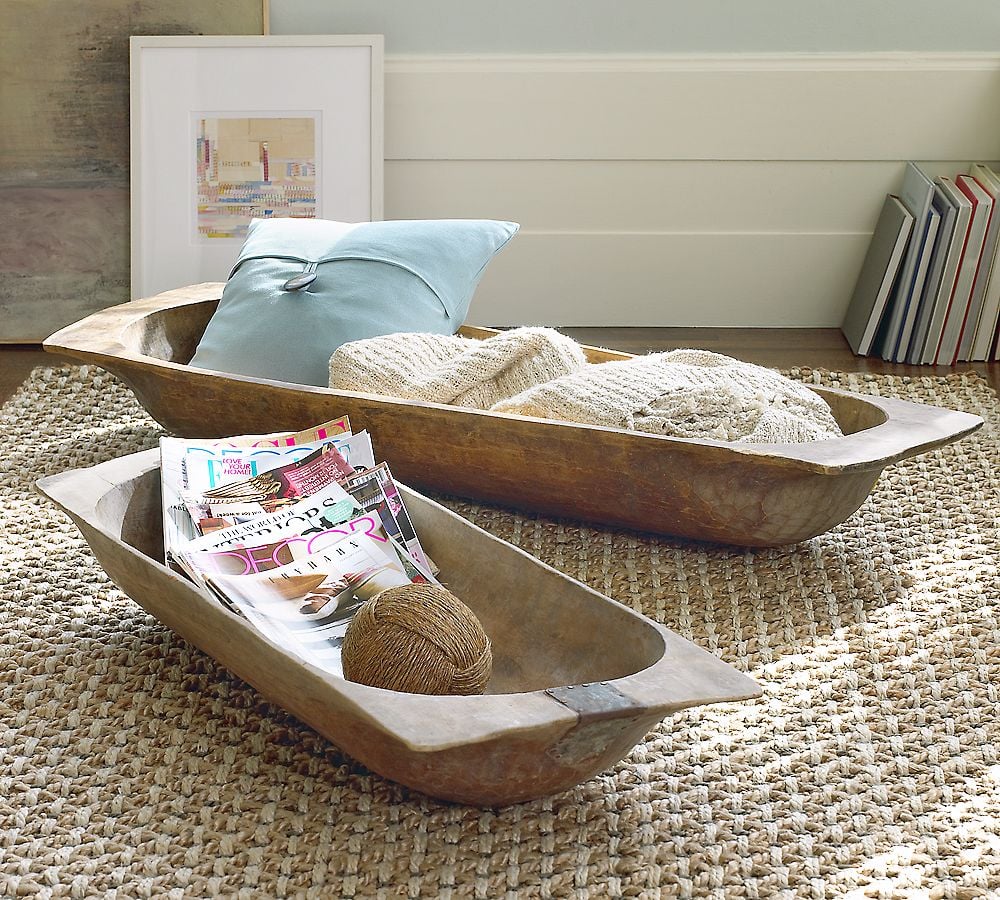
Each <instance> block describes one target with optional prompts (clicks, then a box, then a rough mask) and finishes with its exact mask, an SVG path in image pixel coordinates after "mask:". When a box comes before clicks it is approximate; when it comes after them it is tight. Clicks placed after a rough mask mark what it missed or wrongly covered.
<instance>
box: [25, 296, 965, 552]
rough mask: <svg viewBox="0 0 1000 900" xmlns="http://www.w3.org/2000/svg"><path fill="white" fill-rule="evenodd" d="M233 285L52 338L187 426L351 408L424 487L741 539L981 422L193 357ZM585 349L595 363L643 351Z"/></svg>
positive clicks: (934, 413)
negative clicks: (634, 423) (583, 392)
mask: <svg viewBox="0 0 1000 900" xmlns="http://www.w3.org/2000/svg"><path fill="white" fill-rule="evenodd" d="M222 288H223V285H222V284H215V283H209V284H200V285H192V286H190V287H186V288H180V289H178V290H173V291H168V292H166V293H163V294H158V295H157V296H155V297H149V298H147V299H143V300H136V301H133V302H131V303H126V304H123V305H121V306H116V307H112V308H110V309H106V310H102V311H101V312H98V313H95V314H93V315H91V316H88V317H87V318H86V319H83V320H81V321H80V322H78V323H76V324H74V325H69V326H67V327H66V328H63V329H62V330H60V331H58V332H56V333H55V334H54V335H52V336H51V337H50V338H48V340H46V341H45V343H44V346H45V349H47V350H50V351H52V352H55V353H60V354H65V355H67V356H70V357H75V358H78V359H80V360H83V361H84V362H87V363H92V364H95V365H98V366H101V367H103V368H105V369H107V370H109V371H110V372H112V373H113V374H115V375H117V376H118V377H119V378H120V379H121V380H122V381H124V382H125V383H126V384H128V385H129V387H131V388H132V390H133V391H134V392H135V394H136V396H137V397H138V399H139V402H140V403H141V404H142V405H143V406H144V407H145V408H146V410H148V412H149V413H150V415H151V416H152V417H153V418H154V419H156V421H157V422H159V423H160V424H161V425H162V426H163V427H164V428H166V429H167V430H168V431H170V432H172V433H174V434H176V435H179V436H182V437H224V436H229V435H234V434H254V433H264V432H271V431H283V430H298V429H302V428H307V427H309V426H312V425H315V424H317V423H319V422H323V421H326V420H328V419H330V418H332V417H334V416H339V415H344V414H347V415H349V416H350V417H351V420H352V422H353V423H355V424H356V426H357V427H359V428H360V427H363V428H367V429H368V430H369V431H370V432H371V433H372V435H373V438H374V441H375V451H376V453H377V454H378V455H379V457H380V458H381V459H385V460H387V461H388V462H389V464H390V466H391V467H392V471H393V474H394V475H395V476H396V478H397V479H398V480H399V481H402V482H404V483H406V484H409V485H411V486H412V487H415V488H418V489H421V490H431V491H441V492H445V493H448V494H453V495H457V496H462V497H469V498H472V499H475V500H481V501H486V502H489V503H496V504H501V505H504V506H508V507H513V508H515V509H521V510H527V511H533V512H538V513H541V514H544V515H547V516H559V517H566V518H572V519H578V520H583V521H589V522H595V523H600V524H604V525H611V526H620V527H624V528H630V529H637V530H640V531H649V532H654V533H657V534H663V535H676V536H681V537H686V538H694V539H697V540H705V541H717V542H721V543H728V544H737V545H744V546H760V547H768V546H779V545H782V544H789V543H793V542H796V541H802V540H806V539H808V538H810V537H813V536H815V535H817V534H821V533H823V532H824V531H827V530H829V529H830V528H833V527H834V526H835V525H838V524H839V523H840V522H843V521H844V520H845V519H846V518H847V517H848V516H850V515H851V514H852V513H854V512H855V510H857V509H858V507H860V506H861V504H862V503H863V502H864V499H865V497H867V496H868V493H869V491H870V490H871V488H872V486H873V485H874V484H875V481H876V479H877V478H878V476H879V473H880V472H881V471H882V469H884V468H885V466H887V465H889V464H890V463H894V462H896V461H898V460H901V459H906V458H907V457H910V456H915V455H916V454H918V453H922V452H924V451H926V450H930V449H931V448H933V447H938V446H941V445H942V444H946V443H949V442H950V441H954V440H957V439H958V438H961V437H963V436H964V435H967V434H969V433H970V432H972V431H975V430H976V429H977V428H979V427H980V426H981V425H982V419H980V418H979V417H978V416H974V415H969V414H967V413H963V412H956V411H952V410H946V409H940V408H937V407H932V406H926V405H922V404H917V403H910V402H906V401H902V400H893V399H889V398H885V397H869V396H859V395H856V394H852V393H849V392H846V391H839V390H831V389H827V388H818V387H817V388H813V390H815V391H816V393H818V394H819V395H821V396H822V397H823V398H824V399H825V400H826V401H827V402H828V403H829V404H830V406H831V408H832V410H833V414H834V417H835V418H836V419H837V422H838V423H839V425H840V427H841V429H842V430H843V431H844V433H845V434H844V436H843V437H837V438H832V439H830V440H823V441H811V442H808V443H799V444H733V443H727V442H724V441H716V440H693V439H686V438H674V437H665V436H661V435H652V434H644V433H642V432H635V431H627V430H625V429H618V428H604V427H598V426H591V425H577V424H572V423H567V422H557V421H554V420H549V419H537V418H531V417H527V416H516V415H509V414H503V413H492V412H483V411H479V410H469V409H461V408H458V407H454V406H446V405H443V404H438V403H422V402H418V401H413V400H400V399H394V398H391V397H386V396H382V395H373V394H363V393H356V392H350V391H334V390H330V389H328V388H322V387H311V386H305V385H300V384H291V383H287V382H281V381H271V380H266V379H262V378H252V377H248V376H241V375H229V374H226V373H223V372H214V371H209V370H205V369H198V368H192V367H191V366H189V365H187V363H188V361H189V360H190V359H191V357H192V356H193V354H194V350H195V347H196V346H197V344H198V341H199V339H200V337H201V335H202V333H203V331H204V329H205V326H206V324H207V323H208V320H209V319H210V318H211V316H212V313H213V311H214V310H215V307H216V305H217V303H218V299H219V297H220V296H221V294H222ZM460 333H462V334H464V335H466V336H469V337H476V338H485V337H489V336H490V335H491V334H495V333H496V332H494V331H492V330H490V329H486V328H468V327H467V328H463V329H462V331H461V332H460ZM585 351H586V353H587V356H588V358H589V360H590V361H591V362H595V363H600V362H607V361H610V360H619V359H628V358H630V357H629V354H627V353H616V352H612V351H609V350H601V349H597V348H592V347H587V348H585Z"/></svg>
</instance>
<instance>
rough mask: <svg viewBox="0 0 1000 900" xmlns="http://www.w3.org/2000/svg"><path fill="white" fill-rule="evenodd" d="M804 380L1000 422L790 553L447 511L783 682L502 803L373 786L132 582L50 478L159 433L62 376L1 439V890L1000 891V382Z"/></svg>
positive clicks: (891, 484)
mask: <svg viewBox="0 0 1000 900" xmlns="http://www.w3.org/2000/svg"><path fill="white" fill-rule="evenodd" d="M791 374H792V376H793V377H797V378H799V379H801V380H804V381H809V382H813V383H818V384H827V385H836V386H842V387H845V388H848V389H850V390H855V391H859V392H867V393H880V394H885V395H893V396H899V397H905V398H908V399H914V400H918V401H923V402H927V403H933V404H936V405H940V406H948V407H953V408H961V409H965V410H968V411H971V412H975V413H978V414H980V415H983V416H984V417H986V418H987V420H988V423H987V427H986V429H985V430H983V431H981V432H980V433H978V434H976V435H974V436H973V437H971V438H968V439H966V440H963V441H961V442H959V443H957V444H954V445H951V446H949V447H946V448H943V449H940V450H937V451H934V452H931V453H928V454H925V455H923V456H920V457H918V458H917V459H915V460H911V461H908V462H904V463H902V464H899V465H895V466H892V467H890V468H889V469H888V470H887V471H886V473H885V474H884V476H883V477H882V478H881V479H880V481H879V483H878V485H877V486H876V488H875V490H874V492H873V494H872V496H871V497H870V498H869V499H868V500H867V501H866V503H865V505H864V506H863V507H862V509H861V510H860V511H859V512H858V513H857V514H855V515H854V516H853V517H851V519H849V520H848V521H847V522H846V523H844V524H843V525H841V526H840V527H838V528H836V529H834V530H833V531H831V532H829V533H827V534H825V535H823V536H821V537H818V538H815V539H813V540H811V541H809V542H806V543H802V544H799V545H795V546H791V547H786V548H781V549H775V550H755V551H747V550H741V549H733V548H723V547H714V546H698V545H693V544H688V543H684V542H681V541H670V540H658V539H651V538H648V537H644V536H639V535H636V534H632V533H626V532H617V531H602V530H598V529H595V528H587V527H579V526H577V525H573V524H571V523H559V522H552V521H547V520H541V519H536V518H532V517H530V516H522V515H517V514H514V513H511V512H508V511H504V510H498V509H492V508H485V507H481V506H476V505H472V504H469V503H465V502H457V501H452V502H451V505H452V506H453V507H454V508H457V509H458V510H459V511H461V512H463V513H464V514H466V515H468V516H469V517H470V518H472V519H473V520H474V521H476V522H477V523H479V524H481V525H483V526H484V527H486V528H488V529H489V530H491V531H493V532H494V533H496V534H499V535H500V536H502V537H504V538H507V539H509V540H511V541H513V542H514V543H516V544H519V545H520V546H522V547H523V548H525V549H526V550H528V551H530V552H531V553H533V554H535V555H537V556H538V557H540V558H542V559H544V560H546V561H547V562H549V563H551V564H553V565H555V566H557V567H559V568H560V569H562V570H563V571H565V572H568V573H569V574H571V575H573V576H576V577H578V578H580V579H582V580H583V581H586V582H587V583H589V584H591V585H592V586H593V587H595V588H596V589H598V590H600V591H602V592H604V593H606V594H608V595H610V596H612V597H614V598H616V599H618V600H620V601H622V602H623V603H626V604H628V605H630V606H632V607H633V608H635V609H637V610H640V611H642V612H643V613H645V614H647V615H649V616H651V617H653V618H654V619H656V620H657V621H660V622H663V623H665V624H666V625H667V626H669V627H670V628H672V629H674V630H676V631H678V632H679V633H681V634H683V635H684V636H685V637H687V638H689V639H690V640H692V641H695V642H696V643H698V644H700V645H701V646H703V647H706V648H708V649H709V650H711V651H712V652H714V653H717V654H718V655H720V656H721V657H722V658H724V659H726V660H727V661H729V662H731V663H733V664H734V665H735V666H737V667H739V668H741V669H742V670H745V671H747V672H749V673H750V674H751V675H752V676H753V677H754V678H756V679H757V680H758V681H759V682H760V683H761V685H762V686H763V688H764V690H765V694H764V696H763V697H762V698H761V699H760V700H757V701H751V702H746V703H734V704H724V705H718V706H706V707H701V708H696V709H691V710H687V711H684V712H682V713H679V714H677V715H674V716H673V717H671V718H670V719H667V720H665V721H664V722H663V723H661V724H660V725H659V726H658V727H657V728H655V729H654V730H653V731H652V732H650V734H649V735H647V737H646V739H645V740H644V741H643V742H642V743H641V744H639V745H638V746H637V747H636V748H635V749H634V750H633V751H632V752H631V753H630V754H629V755H628V756H627V757H626V758H625V759H624V760H623V761H622V762H621V763H619V764H618V765H617V766H615V767H614V768H612V769H609V770H608V771H606V772H604V773H602V774H601V775H600V776H599V777H597V778H594V779H593V780H591V781H589V782H587V783H585V784H582V785H580V786H578V787H577V788H575V789H573V790H571V791H568V792H566V793H564V794H561V795H558V796H554V797H550V798H546V799H543V800H538V801H535V802H531V803H525V804H522V805H518V806H512V807H508V808H504V809H496V810H483V809H475V808H471V807H462V806H454V805H448V804H444V803H439V802H436V801H434V800H430V799H428V798H426V797H423V796H420V795H417V794H415V793H413V792H410V791H408V790H406V789H405V788H402V787H400V786H398V785H395V784H392V783H390V782H387V781H385V780H384V779H382V778H380V777H378V776H376V775H373V774H371V773H369V772H368V771H366V770H365V769H364V768H363V767H361V766H360V765H358V764H357V763H355V762H354V761H353V760H351V759H350V758H348V757H346V756H345V755H344V754H342V753H341V752H340V751H339V750H338V749H337V748H336V747H334V746H332V745H331V744H330V743H329V742H327V741H326V740H325V739H322V738H320V737H318V736H317V735H316V734H315V733H314V732H312V731H311V730H310V729H309V728H307V727H305V726H304V725H302V724H300V723H299V722H297V721H296V720H295V719H293V718H291V717H290V716H288V715H287V714H285V713H284V712H282V711H281V710H280V709H278V708H277V707H275V706H273V705H269V704H267V703H265V702H264V701H263V700H262V699H261V698H260V697H259V695H258V694H257V693H256V692H255V691H254V690H253V689H252V688H250V687H249V686H248V685H246V684H244V683H243V682H241V681H240V680H238V679H236V678H234V677H233V676H231V675H230V674H229V673H227V672H226V671H225V670H223V669H222V668H220V667H219V666H218V665H216V664H215V663H214V662H213V660H211V659H210V658H208V657H206V656H205V655H204V654H202V653H201V652H200V651H198V650H197V649H195V648H194V647H192V646H191V645H189V644H187V643H185V642H184V641H182V640H180V639H179V638H177V637H175V636H174V635H173V634H172V633H171V632H169V631H168V630H167V629H165V628H164V627H163V626H161V625H160V624H159V623H158V622H157V621H156V620H154V619H153V618H152V617H150V616H149V615H147V614H146V613H145V612H143V611H142V610H141V609H140V608H139V607H138V606H136V605H135V604H134V603H132V602H131V601H130V600H129V599H128V598H126V597H125V596H124V595H122V594H121V593H120V592H119V591H118V590H117V589H116V588H115V587H114V586H113V585H112V584H111V583H110V582H109V581H108V579H107V578H106V576H105V575H104V574H103V572H102V571H101V569H100V568H99V567H98V565H97V563H96V562H95V561H94V559H93V557H92V556H91V555H90V552H89V550H88V548H87V546H86V544H85V543H84V541H83V540H82V539H81V538H80V536H79V534H78V533H77V531H76V529H75V528H74V527H73V526H72V525H71V524H70V522H69V521H68V520H67V519H66V518H65V517H64V516H63V515H62V514H61V513H59V512H58V511H57V510H55V509H54V508H53V507H52V506H51V505H50V504H49V503H48V502H47V501H44V500H41V499H40V498H38V497H37V496H36V495H35V494H34V492H33V487H32V486H33V483H34V481H35V479H36V478H38V477H40V476H41V475H43V474H50V473H54V472H59V471H62V470H64V469H67V468H71V467H76V466H84V465H90V464H94V463H97V462H99V461H103V460H105V459H109V458H112V457H115V456H119V455H121V454H124V453H129V452H133V451H137V450H141V449H145V448H148V447H152V446H155V444H156V440H157V437H158V434H159V429H158V427H157V426H156V425H155V424H154V423H153V422H152V421H151V420H150V419H149V418H148V417H147V416H146V414H145V413H144V412H143V411H142V410H141V409H140V408H139V407H138V405H137V404H136V402H135V400H134V398H133V397H132V395H131V393H130V392H129V391H128V390H127V389H126V388H124V387H123V386H122V385H121V384H120V383H119V382H117V381H116V380H115V379H113V378H112V377H111V376H109V375H107V374H105V373H103V372H101V371H100V370H97V369H93V368H87V367H64V368H58V369H39V370H36V371H35V372H34V373H33V374H32V376H31V378H30V379H29V380H28V381H27V382H26V383H25V385H24V386H23V387H22V388H21V389H20V390H19V392H18V393H17V394H16V395H15V396H14V397H13V398H12V399H11V400H10V401H9V402H8V403H7V404H6V405H5V406H4V408H3V410H2V422H0V443H2V452H0V491H2V499H0V583H2V597H0V896H3V897H19V896H24V897H129V898H131V897H170V898H181V897H213V896H220V895H225V896H241V897H268V898H270V897H324V898H325V897H385V898H394V897H414V898H415V897H434V898H436V897H444V898H449V897H478V898H501V897H510V898H514V897H517V898H520V897H570V898H606V897H643V898H655V897H709V898H727V897H754V898H775V897H776V898H791V897H808V898H826V897H894V898H895V897H900V898H902V897H906V898H909V897H921V898H973V897H986V896H1000V758H998V752H997V739H998V736H1000V725H998V724H997V720H996V709H997V699H998V687H997V685H1000V591H998V571H997V559H998V551H1000V547H998V529H997V525H998V519H997V516H998V509H1000V503H998V500H1000V497H998V494H1000V478H998V474H997V469H996V464H997V459H998V446H997V427H998V424H1000V420H998V409H1000V407H998V402H997V396H996V395H995V394H994V393H993V392H992V390H991V389H990V388H989V387H988V385H987V383H986V382H985V381H983V380H982V379H980V378H979V377H978V376H975V375H971V374H970V375H951V376H948V377H946V378H939V377H928V378H919V379H905V378H898V377H892V376H869V375H863V376H862V375H859V376H855V375H838V374H835V373H827V372H816V371H808V370H801V371H794V372H793V373H791ZM358 424H359V425H360V424H362V423H358Z"/></svg>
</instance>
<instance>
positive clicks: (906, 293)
mask: <svg viewBox="0 0 1000 900" xmlns="http://www.w3.org/2000/svg"><path fill="white" fill-rule="evenodd" d="M933 196H934V182H933V181H931V180H930V178H928V177H927V175H926V173H925V172H924V171H923V170H922V169H921V168H920V166H918V165H917V164H916V163H913V162H909V163H907V164H906V169H905V171H904V172H903V187H902V190H900V192H899V199H900V201H901V202H902V204H903V206H905V207H906V208H907V209H908V210H909V212H910V214H911V215H912V216H913V230H912V233H911V235H910V241H909V243H908V244H907V247H906V255H905V256H904V257H903V264H902V267H901V268H900V271H899V278H898V279H897V280H896V283H895V285H894V286H893V289H892V294H891V296H890V299H889V303H888V306H887V308H886V311H885V321H884V322H883V325H882V328H881V329H880V330H879V337H878V346H876V347H875V350H876V352H878V353H879V355H880V356H882V357H883V359H888V360H892V359H895V357H896V347H897V345H898V344H899V341H900V337H901V335H902V330H903V322H904V320H905V319H906V317H907V313H908V311H909V308H910V305H911V302H913V303H915V302H917V301H918V300H919V297H920V289H921V288H922V287H923V283H922V280H921V284H920V285H917V283H916V280H917V275H918V273H920V272H922V273H923V274H924V275H926V272H927V258H928V257H929V256H930V246H928V240H927V228H928V224H929V217H928V211H929V210H930V208H931V198H932V197H933ZM931 242H933V238H931ZM911 327H912V326H911Z"/></svg>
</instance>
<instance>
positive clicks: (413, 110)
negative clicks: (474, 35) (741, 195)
mask: <svg viewBox="0 0 1000 900" xmlns="http://www.w3.org/2000/svg"><path fill="white" fill-rule="evenodd" d="M385 90H386V157H387V159H567V160H568V159H661V160H667V159H676V160H684V159H690V160H699V159H701V160H711V159H731V160H736V159H742V160H775V159H786V160H804V159H814V160H830V159H837V160H852V159H857V160H862V159H864V160H873V159H882V160H894V159H901V158H902V159H906V158H912V159H965V158H969V157H977V156H981V155H983V154H984V153H987V155H989V156H991V157H992V156H995V155H997V154H998V150H997V149H996V148H997V147H998V146H1000V116H998V115H997V114H996V110H997V109H1000V54H984V53H971V54H907V53H897V54H870V55H868V54H861V55H859V54H788V55H777V56H775V55H767V56H764V55H752V54H734V55H726V56H717V55H713V56H703V55H680V56H677V55H670V56H662V57H606V56H603V55H595V56H566V57H563V56H519V57H508V56H497V57H490V56H485V57H461V56H440V57H434V56H412V57H406V56H398V57H389V58H388V59H387V62H386V89H385ZM986 147H990V148H992V149H990V150H989V151H986V149H985V148H986Z"/></svg>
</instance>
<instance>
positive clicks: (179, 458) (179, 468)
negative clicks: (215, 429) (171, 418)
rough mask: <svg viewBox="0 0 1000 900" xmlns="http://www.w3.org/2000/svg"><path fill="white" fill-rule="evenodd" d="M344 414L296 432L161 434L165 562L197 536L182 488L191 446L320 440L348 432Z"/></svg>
mask: <svg viewBox="0 0 1000 900" xmlns="http://www.w3.org/2000/svg"><path fill="white" fill-rule="evenodd" d="M350 428H351V425H350V419H349V418H348V417H347V416H340V417H338V418H335V419H331V420H330V421H328V422H324V423H323V424H322V425H317V426H316V427H314V428H309V429H306V430H304V431H299V432H280V433H275V434H269V435H241V436H237V437H230V438H222V439H205V440H198V439H184V438H175V437H161V438H160V490H161V497H162V509H163V551H164V559H165V561H166V563H167V565H174V563H173V553H174V550H175V549H176V548H178V547H181V546H183V545H184V544H185V543H187V542H188V541H189V540H191V539H193V538H195V537H197V536H198V532H197V530H196V529H195V527H194V523H193V521H192V519H191V516H190V514H189V513H188V510H187V506H186V504H185V503H184V501H183V500H182V498H181V492H182V491H185V490H187V489H188V483H187V473H186V471H185V455H186V453H187V451H188V450H189V449H191V448H194V447H205V448H213V447H254V446H260V447H278V446H282V447H293V446H296V445H298V444H303V443H314V442H316V441H323V440H326V439H329V438H332V437H334V436H337V435H341V436H348V437H349V436H350V434H351V431H350Z"/></svg>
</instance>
